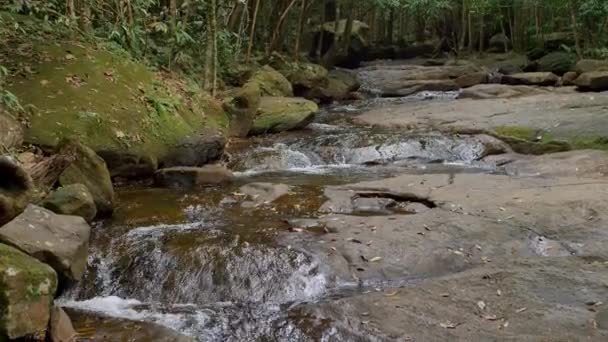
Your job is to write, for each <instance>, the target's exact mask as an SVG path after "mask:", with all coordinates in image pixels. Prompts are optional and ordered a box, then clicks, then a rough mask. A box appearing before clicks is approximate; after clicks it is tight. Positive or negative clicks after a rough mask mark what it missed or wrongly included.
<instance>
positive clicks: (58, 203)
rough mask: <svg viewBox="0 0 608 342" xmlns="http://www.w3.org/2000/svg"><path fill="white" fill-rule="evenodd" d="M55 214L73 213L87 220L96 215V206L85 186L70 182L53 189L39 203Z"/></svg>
mask: <svg viewBox="0 0 608 342" xmlns="http://www.w3.org/2000/svg"><path fill="white" fill-rule="evenodd" d="M40 205H41V206H42V207H44V208H46V209H49V210H51V211H52V212H54V213H55V214H60V215H73V216H80V217H82V218H84V219H85V220H86V221H87V222H91V221H93V219H94V218H95V216H97V207H96V206H95V201H94V200H93V196H92V195H91V193H90V192H89V189H87V187H86V186H84V185H82V184H70V185H66V186H63V187H60V188H59V189H57V190H55V191H53V192H52V193H51V194H50V195H49V196H48V197H47V198H45V199H44V201H42V203H41V204H40Z"/></svg>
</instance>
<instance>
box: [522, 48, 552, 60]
mask: <svg viewBox="0 0 608 342" xmlns="http://www.w3.org/2000/svg"><path fill="white" fill-rule="evenodd" d="M548 53H549V51H547V50H545V49H543V48H539V47H535V48H533V49H530V50H529V51H528V52H526V57H527V58H528V59H529V60H530V61H537V60H539V59H541V58H543V56H545V55H547V54H548Z"/></svg>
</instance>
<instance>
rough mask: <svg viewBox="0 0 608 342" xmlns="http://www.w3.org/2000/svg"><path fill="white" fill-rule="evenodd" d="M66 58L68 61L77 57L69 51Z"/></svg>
mask: <svg viewBox="0 0 608 342" xmlns="http://www.w3.org/2000/svg"><path fill="white" fill-rule="evenodd" d="M64 58H65V60H66V61H71V60H74V59H76V57H75V56H74V55H72V54H71V53H68V54H67V55H65V57H64Z"/></svg>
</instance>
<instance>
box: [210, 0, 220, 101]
mask: <svg viewBox="0 0 608 342" xmlns="http://www.w3.org/2000/svg"><path fill="white" fill-rule="evenodd" d="M211 31H212V33H213V36H212V38H213V64H212V77H213V83H212V88H211V95H213V96H215V92H216V90H217V72H218V60H217V0H211Z"/></svg>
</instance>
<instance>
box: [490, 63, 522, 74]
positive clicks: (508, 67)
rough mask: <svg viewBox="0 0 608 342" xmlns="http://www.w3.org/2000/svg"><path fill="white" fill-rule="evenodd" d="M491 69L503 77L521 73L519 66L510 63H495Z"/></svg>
mask: <svg viewBox="0 0 608 342" xmlns="http://www.w3.org/2000/svg"><path fill="white" fill-rule="evenodd" d="M492 69H493V70H496V71H497V72H499V73H501V74H503V75H511V74H517V73H521V72H523V69H522V66H521V65H519V64H515V63H511V62H500V63H496V64H494V65H493V66H492Z"/></svg>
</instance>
